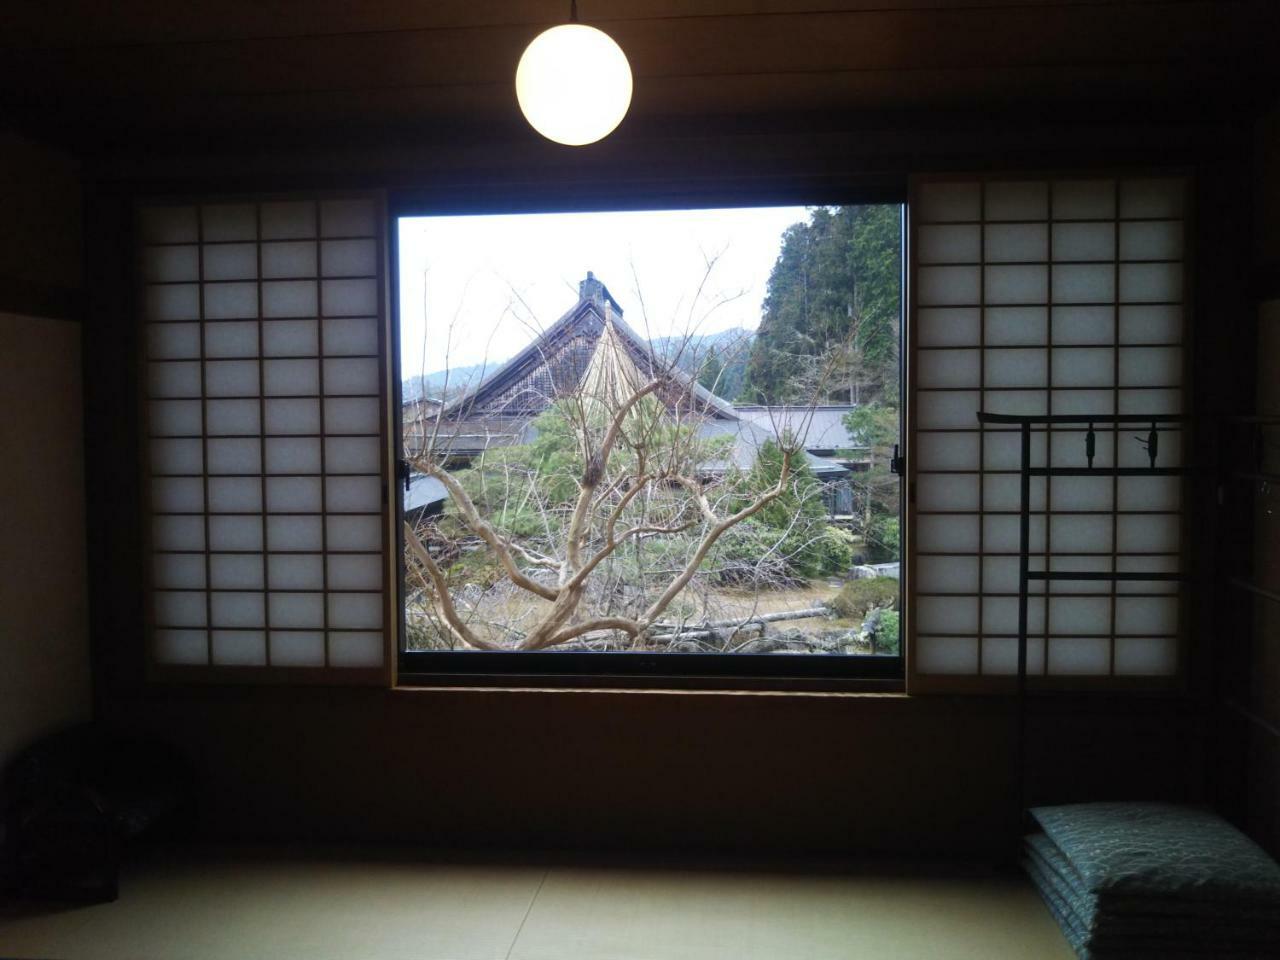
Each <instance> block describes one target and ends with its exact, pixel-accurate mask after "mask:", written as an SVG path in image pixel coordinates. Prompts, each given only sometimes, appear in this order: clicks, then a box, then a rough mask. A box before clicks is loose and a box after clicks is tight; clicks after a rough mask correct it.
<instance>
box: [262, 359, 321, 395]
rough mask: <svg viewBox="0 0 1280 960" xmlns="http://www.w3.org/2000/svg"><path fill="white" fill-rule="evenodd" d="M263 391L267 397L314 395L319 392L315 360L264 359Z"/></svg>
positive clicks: (318, 373) (318, 368)
mask: <svg viewBox="0 0 1280 960" xmlns="http://www.w3.org/2000/svg"><path fill="white" fill-rule="evenodd" d="M262 376H263V392H264V393H265V394H266V395H267V396H268V397H297V396H314V395H316V394H318V393H319V392H320V363H319V361H316V360H264V361H263V362H262Z"/></svg>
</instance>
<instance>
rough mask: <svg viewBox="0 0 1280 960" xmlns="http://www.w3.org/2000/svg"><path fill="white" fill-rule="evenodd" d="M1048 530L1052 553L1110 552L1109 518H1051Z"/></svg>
mask: <svg viewBox="0 0 1280 960" xmlns="http://www.w3.org/2000/svg"><path fill="white" fill-rule="evenodd" d="M1049 530H1050V536H1052V537H1053V551H1054V553H1106V552H1108V551H1110V550H1111V518H1110V517H1091V516H1086V517H1076V516H1068V517H1053V518H1051V521H1050V524H1049Z"/></svg>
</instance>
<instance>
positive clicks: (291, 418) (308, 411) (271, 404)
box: [264, 397, 377, 435]
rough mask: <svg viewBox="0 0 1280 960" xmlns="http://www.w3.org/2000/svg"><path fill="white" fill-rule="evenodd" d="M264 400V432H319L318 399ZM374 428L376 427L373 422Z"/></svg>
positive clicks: (269, 433)
mask: <svg viewBox="0 0 1280 960" xmlns="http://www.w3.org/2000/svg"><path fill="white" fill-rule="evenodd" d="M264 402H265V406H266V415H267V421H266V432H267V434H268V435H279V434H300V433H305V434H315V433H319V432H320V401H319V400H317V399H314V398H311V397H307V398H288V399H286V398H283V397H271V398H268V399H267V400H266V401H264ZM374 429H375V430H376V429H377V424H376V422H375V424H374Z"/></svg>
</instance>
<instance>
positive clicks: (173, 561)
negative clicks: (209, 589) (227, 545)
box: [151, 553, 205, 590]
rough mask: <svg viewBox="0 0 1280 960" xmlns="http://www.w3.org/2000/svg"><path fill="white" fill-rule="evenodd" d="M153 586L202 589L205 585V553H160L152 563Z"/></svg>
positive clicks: (173, 588)
mask: <svg viewBox="0 0 1280 960" xmlns="http://www.w3.org/2000/svg"><path fill="white" fill-rule="evenodd" d="M151 582H152V586H155V587H159V588H161V589H163V588H168V589H171V590H202V589H204V587H205V555H204V554H203V553H158V554H156V555H155V556H154V557H153V558H152V563H151Z"/></svg>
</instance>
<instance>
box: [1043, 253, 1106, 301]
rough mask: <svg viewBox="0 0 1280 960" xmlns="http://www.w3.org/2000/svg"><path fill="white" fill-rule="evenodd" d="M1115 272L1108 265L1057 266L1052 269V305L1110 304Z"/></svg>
mask: <svg viewBox="0 0 1280 960" xmlns="http://www.w3.org/2000/svg"><path fill="white" fill-rule="evenodd" d="M1115 298H1116V272H1115V268H1114V267H1113V266H1112V265H1111V264H1109V263H1100V264H1097V265H1096V266H1095V265H1094V264H1091V263H1071V264H1059V265H1057V266H1055V267H1054V268H1053V302H1054V303H1111V302H1112V301H1114V300H1115Z"/></svg>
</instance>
